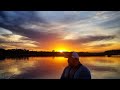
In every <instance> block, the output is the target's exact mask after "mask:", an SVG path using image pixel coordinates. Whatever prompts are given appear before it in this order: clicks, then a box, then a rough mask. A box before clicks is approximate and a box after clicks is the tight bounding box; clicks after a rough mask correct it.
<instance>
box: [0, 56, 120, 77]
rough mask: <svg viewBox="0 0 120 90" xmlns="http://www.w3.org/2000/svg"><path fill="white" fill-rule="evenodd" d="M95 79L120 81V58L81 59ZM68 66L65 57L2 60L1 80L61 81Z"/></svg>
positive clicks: (0, 66) (0, 62)
mask: <svg viewBox="0 0 120 90" xmlns="http://www.w3.org/2000/svg"><path fill="white" fill-rule="evenodd" d="M80 61H81V62H82V64H84V65H86V66H87V67H88V68H89V69H90V71H91V74H92V78H93V79H120V57H80ZM66 66H67V58H64V57H55V58H53V57H30V58H27V59H20V60H16V59H5V60H0V79H14V78H17V79H21V78H24V79H59V78H60V76H61V74H62V72H63V69H64V68H65V67H66Z"/></svg>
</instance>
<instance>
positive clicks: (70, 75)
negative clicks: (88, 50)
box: [61, 52, 91, 79]
mask: <svg viewBox="0 0 120 90" xmlns="http://www.w3.org/2000/svg"><path fill="white" fill-rule="evenodd" d="M61 79H91V73H90V71H89V69H88V68H87V67H85V66H84V65H82V64H81V63H80V62H79V55H78V54H77V53H75V52H73V53H72V54H71V55H70V56H69V58H68V66H67V67H66V68H65V69H64V71H63V73H62V76H61Z"/></svg>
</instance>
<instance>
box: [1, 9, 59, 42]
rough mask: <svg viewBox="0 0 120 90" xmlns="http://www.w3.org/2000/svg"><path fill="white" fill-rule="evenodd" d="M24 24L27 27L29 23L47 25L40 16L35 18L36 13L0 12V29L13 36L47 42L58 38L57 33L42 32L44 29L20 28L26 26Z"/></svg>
mask: <svg viewBox="0 0 120 90" xmlns="http://www.w3.org/2000/svg"><path fill="white" fill-rule="evenodd" d="M26 23H27V24H28V25H29V24H30V23H36V24H38V23H39V24H40V23H42V24H48V23H47V22H46V21H44V20H43V19H41V18H40V16H39V17H37V15H36V13H35V12H33V11H29V12H25V11H24V12H23V11H15V12H5V11H4V12H0V27H2V28H5V29H8V30H10V31H12V32H13V34H18V35H22V36H25V37H28V38H29V39H32V40H35V41H48V40H54V39H55V38H58V37H59V34H57V33H50V32H44V31H45V29H40V30H36V28H33V29H26V28H24V27H22V26H21V25H24V24H25V25H27V24H26Z"/></svg>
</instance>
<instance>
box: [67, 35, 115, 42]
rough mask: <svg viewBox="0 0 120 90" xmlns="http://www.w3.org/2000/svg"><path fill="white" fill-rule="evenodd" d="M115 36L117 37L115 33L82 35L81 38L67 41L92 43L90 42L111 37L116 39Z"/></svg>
mask: <svg viewBox="0 0 120 90" xmlns="http://www.w3.org/2000/svg"><path fill="white" fill-rule="evenodd" d="M114 38H115V36H114V35H108V36H86V37H80V38H79V39H76V40H67V41H68V42H71V43H77V44H78V43H80V44H84V43H90V42H94V41H101V40H111V39H114Z"/></svg>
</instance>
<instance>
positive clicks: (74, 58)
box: [68, 52, 80, 67]
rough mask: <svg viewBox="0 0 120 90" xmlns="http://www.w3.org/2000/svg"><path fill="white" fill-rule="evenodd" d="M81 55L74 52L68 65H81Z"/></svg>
mask: <svg viewBox="0 0 120 90" xmlns="http://www.w3.org/2000/svg"><path fill="white" fill-rule="evenodd" d="M79 63H80V62H79V55H78V54H77V53H76V52H72V53H71V54H70V56H69V58H68V65H70V66H72V67H74V66H77V65H78V64H79Z"/></svg>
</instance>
